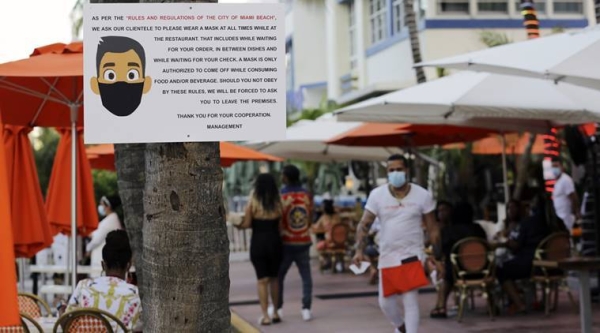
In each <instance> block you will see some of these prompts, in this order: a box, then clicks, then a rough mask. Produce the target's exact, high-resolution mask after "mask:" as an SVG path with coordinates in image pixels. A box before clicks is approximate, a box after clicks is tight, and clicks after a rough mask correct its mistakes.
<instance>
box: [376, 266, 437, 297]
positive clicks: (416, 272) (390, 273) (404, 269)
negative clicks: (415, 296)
mask: <svg viewBox="0 0 600 333" xmlns="http://www.w3.org/2000/svg"><path fill="white" fill-rule="evenodd" d="M428 284H429V281H428V280H427V277H426V276H425V271H424V270H423V264H421V261H420V260H419V258H418V257H416V256H415V257H411V258H408V259H404V260H402V264H401V265H400V266H396V267H389V268H383V269H381V285H382V291H383V296H384V297H388V296H391V295H394V294H402V293H405V292H407V291H411V290H414V289H417V288H420V287H424V286H426V285H428Z"/></svg>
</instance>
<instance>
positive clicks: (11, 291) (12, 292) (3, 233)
mask: <svg viewBox="0 0 600 333" xmlns="http://www.w3.org/2000/svg"><path fill="white" fill-rule="evenodd" d="M1 119H2V117H0V126H2V127H3V125H2V122H1ZM7 165H8V160H7V158H6V156H5V152H4V145H3V144H2V145H0V198H8V197H9V196H10V189H9V187H10V186H9V180H10V178H8V170H7ZM10 221H12V218H11V207H10V202H9V201H8V200H0V272H2V274H0V300H1V301H0V327H3V326H18V325H19V324H20V323H21V320H20V318H19V305H18V303H17V270H16V267H15V255H14V252H13V246H12V244H13V235H12V234H13V233H12V232H11V230H12V225H11V222H10Z"/></svg>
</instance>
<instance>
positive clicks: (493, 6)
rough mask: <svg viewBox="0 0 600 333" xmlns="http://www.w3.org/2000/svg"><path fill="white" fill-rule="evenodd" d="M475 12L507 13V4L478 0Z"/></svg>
mask: <svg viewBox="0 0 600 333" xmlns="http://www.w3.org/2000/svg"><path fill="white" fill-rule="evenodd" d="M477 11H478V12H480V13H484V14H485V13H494V14H497V13H500V14H506V13H508V2H506V1H502V0H478V1H477Z"/></svg>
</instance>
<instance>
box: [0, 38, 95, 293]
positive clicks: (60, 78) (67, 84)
mask: <svg viewBox="0 0 600 333" xmlns="http://www.w3.org/2000/svg"><path fill="white" fill-rule="evenodd" d="M82 52H83V43H81V42H79V43H72V44H68V45H65V44H52V45H47V46H44V47H40V48H37V49H35V50H34V52H33V53H32V54H31V56H30V57H29V58H27V59H22V60H18V61H13V62H8V63H5V64H0V112H2V116H3V117H4V118H3V119H4V121H5V122H6V124H11V125H23V126H25V125H28V126H31V127H32V126H46V127H68V126H70V128H71V132H72V136H73V137H76V136H77V130H76V127H77V126H78V125H82V124H83V53H82ZM72 142H73V143H76V142H77V140H76V139H74V140H72ZM71 148H72V149H73V151H76V149H77V145H76V144H73V146H72V147H71ZM76 156H78V154H76V153H74V154H72V157H73V160H72V161H71V162H72V163H71V166H69V167H71V168H72V169H73V172H71V174H70V176H71V178H70V179H71V184H72V185H73V186H75V184H76V174H77V172H75V169H76V168H77V160H76V159H75V158H76ZM55 165H57V166H63V167H64V166H68V164H65V163H60V164H55ZM69 170H70V169H69ZM54 172H59V171H54ZM59 173H60V174H62V175H63V176H64V175H66V174H67V173H66V172H63V171H60V172H59ZM66 179H68V178H63V180H66ZM55 183H56V184H55V186H58V185H59V183H60V182H59V181H58V180H56V181H55ZM57 192H60V191H53V192H51V193H50V195H54V193H57ZM75 192H76V191H75V190H73V191H71V193H72V195H73V197H72V200H71V204H70V207H71V224H72V225H73V226H75V225H77V221H76V219H77V216H78V215H81V214H78V213H77V212H76V207H77V204H76V203H75V202H76V200H77V197H76V196H75V194H76V193H75ZM92 193H93V192H92ZM79 197H80V198H81V199H89V198H93V194H92V195H87V196H86V195H81V193H80V195H79ZM49 199H50V198H49ZM50 201H52V200H50ZM52 202H55V203H57V204H58V203H59V204H67V205H68V204H69V202H68V201H65V200H63V199H57V200H53V201H52ZM94 204H95V203H94ZM83 206H84V207H86V206H90V205H89V204H85V205H83ZM47 207H48V206H47ZM48 208H49V207H48ZM84 216H85V215H84ZM61 218H62V217H61ZM71 230H72V233H71V238H72V239H73V240H74V239H76V236H77V234H76V228H75V227H72V228H71ZM71 252H72V253H75V252H76V242H75V241H73V242H71ZM70 262H71V267H72V270H71V279H72V283H73V288H75V280H76V275H77V274H76V262H77V261H76V256H74V255H72V256H71V260H70Z"/></svg>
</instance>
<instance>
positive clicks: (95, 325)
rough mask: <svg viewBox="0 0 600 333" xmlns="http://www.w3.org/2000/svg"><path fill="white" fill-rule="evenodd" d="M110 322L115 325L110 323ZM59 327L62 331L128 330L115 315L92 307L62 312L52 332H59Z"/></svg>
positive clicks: (105, 332) (102, 332)
mask: <svg viewBox="0 0 600 333" xmlns="http://www.w3.org/2000/svg"><path fill="white" fill-rule="evenodd" d="M111 322H112V323H114V324H115V325H113V324H111ZM61 327H62V332H64V333H117V332H130V331H129V330H128V329H127V327H126V326H125V324H123V322H121V321H120V320H119V319H118V318H117V317H115V316H114V315H112V314H110V313H108V312H106V311H102V310H99V309H94V308H85V309H79V310H74V311H69V312H67V313H65V314H63V315H62V316H61V317H60V318H58V320H57V321H56V324H55V325H54V329H53V332H54V333H58V332H60V328H61ZM115 328H116V330H115Z"/></svg>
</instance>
